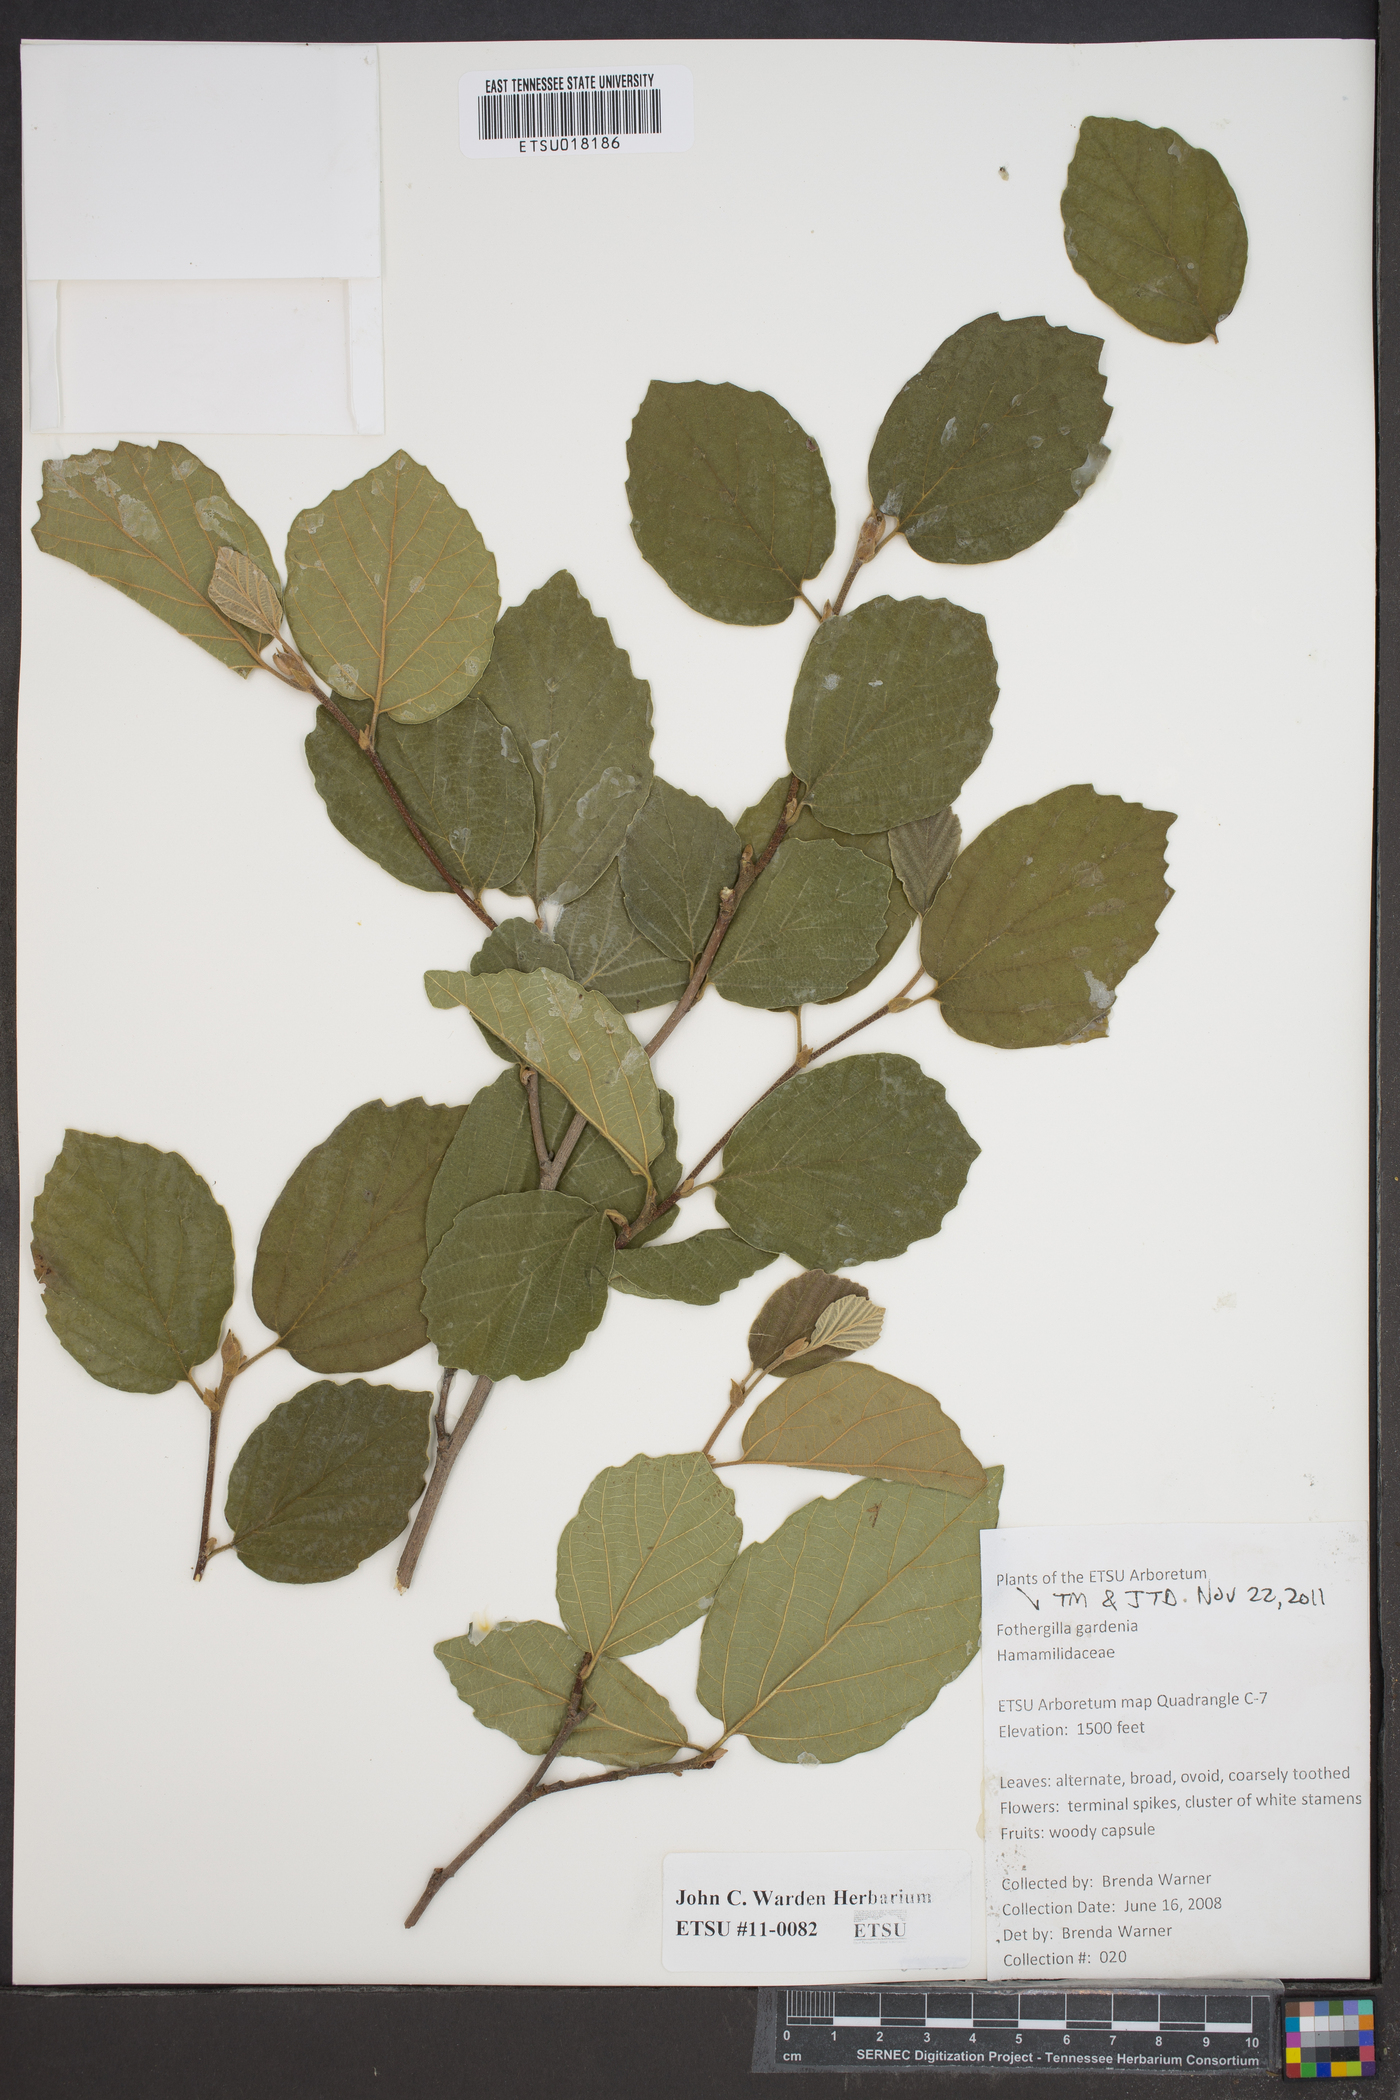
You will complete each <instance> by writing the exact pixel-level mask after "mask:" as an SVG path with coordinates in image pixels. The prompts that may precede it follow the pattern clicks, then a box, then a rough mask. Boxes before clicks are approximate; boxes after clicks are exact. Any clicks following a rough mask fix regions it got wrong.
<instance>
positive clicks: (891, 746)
mask: <svg viewBox="0 0 1400 2100" xmlns="http://www.w3.org/2000/svg"><path fill="white" fill-rule="evenodd" d="M996 700H997V665H996V658H995V657H994V656H993V654H992V647H991V643H990V642H989V641H988V639H987V623H986V621H985V620H984V619H983V618H982V616H981V614H980V613H970V612H964V610H963V608H962V607H961V606H960V605H950V604H949V603H948V600H947V599H946V598H935V599H929V598H903V599H897V598H872V599H871V601H870V603H869V604H868V605H859V606H857V607H856V610H855V611H854V612H849V613H842V614H841V616H840V618H839V619H833V620H824V621H823V622H822V624H821V626H820V627H819V628H818V629H817V631H816V633H815V634H814V635H813V636H812V639H811V641H810V642H809V643H808V645H807V654H806V655H805V656H804V658H803V659H802V668H801V670H800V671H799V672H798V674H797V684H796V687H795V688H794V690H793V696H792V708H791V712H790V713H789V715H788V732H787V755H788V764H789V765H790V766H791V768H792V770H793V772H794V773H795V774H796V775H797V777H798V779H799V780H801V781H803V782H804V783H805V784H806V789H807V795H808V798H809V800H810V801H811V804H812V808H813V810H814V811H815V813H816V815H817V816H818V817H819V818H820V819H821V821H822V822H823V823H824V824H834V825H837V826H839V827H840V829H842V830H844V831H857V832H859V831H867V832H868V831H888V830H889V829H890V828H891V826H892V825H896V824H907V823H908V822H909V821H910V819H911V818H913V817H926V816H928V815H930V814H931V813H932V812H933V811H935V810H938V809H942V808H943V807H944V806H945V805H946V804H947V803H949V802H952V801H953V800H954V799H955V797H956V796H957V795H958V794H959V793H960V792H961V789H962V785H963V782H964V781H965V780H966V779H967V777H968V775H969V774H970V773H972V772H974V771H975V770H976V768H977V766H978V765H979V763H980V762H981V758H982V754H983V752H984V751H985V750H986V748H987V746H988V744H989V743H990V742H991V740H992V729H991V713H992V709H993V708H994V707H995V706H996Z"/></svg>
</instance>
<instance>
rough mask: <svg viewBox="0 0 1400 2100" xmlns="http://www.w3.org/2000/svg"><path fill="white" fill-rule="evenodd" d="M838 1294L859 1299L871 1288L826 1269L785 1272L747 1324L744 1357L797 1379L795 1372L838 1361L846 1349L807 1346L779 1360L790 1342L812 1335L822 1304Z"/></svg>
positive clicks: (756, 1366)
mask: <svg viewBox="0 0 1400 2100" xmlns="http://www.w3.org/2000/svg"><path fill="white" fill-rule="evenodd" d="M842 1298H859V1299H861V1300H862V1301H863V1302H865V1303H868V1302H869V1299H870V1293H869V1291H868V1290H867V1289H866V1288H865V1285H864V1284H863V1283H856V1282H855V1281H854V1279H853V1278H852V1277H850V1276H828V1275H827V1273H826V1271H825V1269H804V1270H803V1272H802V1274H801V1275H800V1276H789V1278H788V1280H787V1282H786V1283H780V1284H779V1285H778V1288H777V1289H776V1291H774V1293H773V1295H772V1297H771V1298H767V1299H765V1300H764V1303H763V1305H762V1306H761V1307H760V1309H759V1314H758V1318H757V1319H756V1320H755V1321H754V1323H753V1325H752V1327H751V1328H750V1329H749V1362H750V1363H751V1364H752V1365H753V1367H754V1369H755V1370H756V1371H769V1370H771V1371H772V1372H773V1373H774V1374H775V1376H777V1377H779V1378H796V1377H797V1375H798V1373H799V1372H802V1371H815V1370H817V1369H818V1368H819V1366H821V1365H822V1364H829V1363H835V1362H837V1361H839V1360H842V1359H843V1358H844V1354H845V1352H844V1351H843V1350H840V1349H807V1350H804V1351H803V1353H802V1355H801V1356H793V1357H789V1358H788V1360H787V1362H786V1363H784V1362H783V1361H782V1358H783V1356H784V1354H785V1352H786V1351H787V1350H789V1349H791V1348H792V1346H793V1344H794V1343H795V1342H805V1341H809V1340H810V1339H811V1334H812V1329H813V1328H814V1327H815V1326H816V1324H817V1322H818V1320H819V1319H820V1318H821V1316H822V1314H823V1313H824V1312H825V1311H826V1309H827V1307H828V1306H829V1305H835V1304H836V1303H837V1302H838V1301H839V1300H840V1299H842Z"/></svg>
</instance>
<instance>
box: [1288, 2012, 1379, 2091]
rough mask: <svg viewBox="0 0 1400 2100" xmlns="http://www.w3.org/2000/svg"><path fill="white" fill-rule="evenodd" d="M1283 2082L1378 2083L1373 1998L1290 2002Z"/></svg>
mask: <svg viewBox="0 0 1400 2100" xmlns="http://www.w3.org/2000/svg"><path fill="white" fill-rule="evenodd" d="M1283 2075H1284V2077H1285V2078H1374V2077H1375V2075H1376V2001H1375V1999H1374V1998H1286V1999H1285V2000H1284V2006H1283Z"/></svg>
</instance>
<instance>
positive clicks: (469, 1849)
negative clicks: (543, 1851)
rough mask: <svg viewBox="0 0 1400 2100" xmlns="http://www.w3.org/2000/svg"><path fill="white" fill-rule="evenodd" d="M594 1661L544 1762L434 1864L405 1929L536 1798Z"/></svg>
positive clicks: (576, 1717) (583, 1671)
mask: <svg viewBox="0 0 1400 2100" xmlns="http://www.w3.org/2000/svg"><path fill="white" fill-rule="evenodd" d="M592 1664H593V1658H592V1656H591V1655H589V1654H588V1653H587V1652H585V1654H584V1657H583V1660H582V1662H581V1663H580V1664H579V1666H578V1669H577V1671H576V1672H575V1674H574V1684H573V1690H572V1691H571V1692H570V1693H569V1703H568V1705H567V1706H566V1707H565V1708H564V1718H563V1720H562V1721H561V1722H560V1724H559V1732H558V1734H557V1735H556V1736H555V1738H554V1741H553V1742H552V1743H551V1744H550V1746H549V1748H548V1749H547V1750H546V1751H545V1753H544V1756H543V1757H542V1758H541V1760H540V1762H539V1763H538V1764H537V1765H536V1767H535V1769H534V1771H533V1772H532V1773H531V1774H530V1777H529V1778H528V1779H527V1780H526V1782H525V1784H524V1786H523V1787H521V1789H520V1792H519V1793H518V1794H517V1795H516V1797H515V1799H514V1800H513V1801H509V1802H507V1804H506V1806H505V1807H504V1808H503V1809H502V1810H501V1813H500V1814H499V1815H498V1816H496V1817H494V1818H493V1819H492V1821H491V1822H489V1823H488V1824H487V1826H486V1828H485V1829H484V1830H483V1831H481V1832H480V1833H479V1834H478V1835H477V1836H476V1837H474V1838H473V1839H472V1841H471V1843H470V1844H469V1845H465V1846H463V1848H462V1850H461V1851H460V1852H459V1853H458V1854H457V1857H456V1858H455V1859H454V1860H452V1861H451V1862H450V1863H449V1864H448V1865H447V1866H445V1867H434V1868H433V1871H432V1873H431V1874H430V1875H429V1876H428V1885H427V1887H426V1888H425V1889H424V1891H423V1893H422V1895H421V1896H420V1897H419V1898H418V1901H417V1902H416V1903H415V1904H414V1906H413V1908H412V1910H411V1911H410V1912H409V1914H408V1916H407V1917H406V1918H405V1919H404V1921H403V1922H404V1930H405V1932H407V1931H408V1930H409V1929H410V1928H411V1927H412V1926H414V1925H416V1924H417V1923H418V1920H419V1919H420V1918H421V1917H422V1915H423V1913H424V1911H425V1910H426V1909H427V1908H428V1905H429V1904H430V1903H431V1902H432V1900H433V1898H434V1896H435V1895H436V1894H437V1892H438V1890H439V1889H440V1888H441V1887H442V1886H443V1883H444V1882H447V1881H450V1880H451V1879H452V1877H453V1875H454V1874H455V1873H456V1872H457V1871H458V1869H459V1868H461V1867H464V1866H465V1865H466V1863H467V1861H468V1860H469V1859H470V1858H471V1856H472V1854H473V1853H474V1852H479V1851H480V1850H481V1848H482V1846H483V1845H484V1844H485V1843H486V1841H487V1839H488V1838H493V1837H494V1836H495V1835H496V1832H497V1831H498V1830H503V1829H504V1828H505V1826H506V1824H507V1823H508V1822H509V1821H510V1819H511V1817H512V1816H518V1815H519V1813H520V1811H521V1809H522V1808H528V1807H529V1805H530V1803H531V1802H532V1801H533V1800H534V1799H535V1789H536V1787H538V1785H539V1783H540V1781H541V1780H542V1779H543V1778H544V1775H545V1773H546V1772H547V1771H548V1770H549V1768H550V1766H551V1765H552V1764H553V1763H554V1760H555V1758H556V1757H557V1756H558V1755H559V1752H560V1751H561V1750H562V1749H563V1747H564V1745H565V1743H567V1741H568V1740H569V1737H570V1736H571V1735H572V1734H573V1732H574V1730H575V1729H576V1728H577V1727H578V1724H579V1722H580V1721H581V1720H582V1719H583V1681H584V1679H585V1677H586V1676H587V1675H588V1672H589V1670H590V1669H591V1668H592Z"/></svg>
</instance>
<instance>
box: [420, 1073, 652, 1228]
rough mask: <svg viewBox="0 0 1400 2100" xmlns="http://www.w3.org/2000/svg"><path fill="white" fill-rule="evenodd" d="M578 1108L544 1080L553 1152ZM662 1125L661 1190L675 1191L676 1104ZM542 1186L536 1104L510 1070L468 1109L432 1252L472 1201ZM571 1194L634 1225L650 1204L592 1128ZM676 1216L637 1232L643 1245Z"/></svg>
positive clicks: (572, 1160)
mask: <svg viewBox="0 0 1400 2100" xmlns="http://www.w3.org/2000/svg"><path fill="white" fill-rule="evenodd" d="M573 1117H574V1111H573V1108H572V1107H571V1106H570V1104H569V1103H568V1102H567V1101H566V1100H565V1099H564V1096H563V1095H562V1094H561V1093H560V1092H559V1091H558V1089H557V1088H556V1087H552V1086H549V1085H548V1084H547V1083H546V1082H545V1081H544V1080H541V1082H540V1123H541V1126H542V1127H543V1130H544V1135H545V1144H546V1146H547V1147H548V1149H549V1151H550V1153H551V1154H553V1153H556V1152H557V1151H558V1150H559V1146H560V1143H561V1142H562V1140H563V1137H564V1135H565V1132H566V1131H567V1130H568V1128H569V1125H570V1124H571V1123H572V1121H573ZM661 1124H662V1128H663V1130H664V1131H665V1143H664V1144H663V1146H662V1149H661V1152H660V1154H659V1155H658V1157H657V1159H656V1161H655V1163H654V1166H653V1174H654V1176H655V1178H656V1179H657V1180H658V1182H659V1183H660V1185H661V1186H662V1187H664V1188H670V1187H672V1186H673V1185H674V1183H675V1182H676V1181H677V1180H678V1179H679V1177H680V1161H679V1160H678V1158H677V1156H676V1124H675V1103H674V1102H673V1101H672V1099H671V1096H670V1095H669V1094H667V1093H663V1094H662V1096H661ZM539 1185H540V1170H539V1161H538V1159H537V1157H536V1154H535V1140H534V1135H533V1133H532V1131H531V1129H530V1103H529V1098H528V1096H527V1094H526V1092H525V1089H524V1087H523V1086H522V1085H521V1083H520V1076H519V1071H518V1069H512V1070H511V1071H509V1072H502V1073H501V1075H500V1077H499V1078H498V1079H493V1080H492V1082H491V1084H490V1086H486V1087H483V1088H482V1089H481V1092H480V1093H479V1094H477V1096H476V1097H475V1099H474V1100H472V1101H470V1102H469V1103H468V1104H467V1109H466V1113H465V1114H464V1115H463V1117H462V1120H461V1123H460V1124H459V1125H458V1128H457V1135H456V1136H455V1137H454V1138H453V1140H452V1143H451V1144H450V1145H449V1146H448V1148H447V1151H446V1153H445V1155H444V1157H443V1162H442V1165H441V1167H440V1168H439V1169H438V1177H437V1180H436V1181H435V1182H434V1183H433V1192H432V1194H431V1196H430V1197H429V1198H428V1214H427V1233H428V1251H429V1253H431V1252H432V1250H433V1248H434V1247H436V1245H437V1243H438V1241H439V1240H440V1239H441V1238H442V1236H443V1234H444V1233H445V1232H446V1230H447V1228H448V1226H449V1225H451V1224H452V1222H453V1220H454V1219H455V1218H456V1217H457V1216H458V1215H459V1213H460V1212H462V1211H464V1210H465V1209H467V1207H468V1206H469V1205H470V1204H473V1203H482V1202H484V1201H485V1200H486V1198H487V1197H488V1196H519V1195H523V1194H525V1193H526V1192H527V1191H528V1190H530V1189H537V1188H538V1187H539ZM559 1187H560V1189H561V1190H562V1191H563V1193H564V1194H565V1195H566V1196H581V1197H582V1198H583V1200H584V1202H585V1203H591V1204H592V1206H593V1208H594V1209H595V1210H617V1211H621V1212H622V1215H623V1216H624V1217H625V1218H626V1219H627V1221H628V1223H629V1224H630V1223H631V1222H632V1220H633V1219H634V1218H635V1217H636V1216H637V1214H638V1212H639V1211H640V1210H641V1207H642V1205H643V1203H644V1202H645V1201H646V1183H645V1182H644V1181H642V1180H639V1179H638V1177H637V1176H636V1175H635V1174H633V1173H631V1172H630V1171H629V1169H628V1167H627V1164H626V1161H625V1160H621V1159H619V1158H618V1156H617V1154H616V1153H615V1152H614V1151H613V1148H612V1146H611V1145H610V1144H608V1142H607V1140H606V1139H605V1138H603V1137H600V1136H599V1134H598V1132H597V1131H596V1130H595V1129H594V1128H593V1126H592V1124H589V1126H588V1128H587V1129H586V1130H585V1131H584V1133H583V1136H582V1137H581V1138H580V1139H579V1141H578V1143H577V1144H576V1145H575V1147H574V1149H573V1151H572V1152H571V1153H570V1154H569V1160H568V1165H567V1166H566V1167H565V1169H564V1172H563V1174H562V1175H561V1177H560V1180H559ZM675 1221H676V1212H675V1210H674V1209H671V1210H668V1211H666V1212H664V1213H663V1214H662V1216H661V1217H659V1218H658V1219H657V1220H656V1221H655V1223H654V1224H651V1225H648V1226H646V1227H645V1228H644V1230H643V1231H642V1232H640V1233H639V1234H638V1235H637V1238H636V1240H634V1241H633V1242H631V1244H632V1245H634V1246H635V1245H639V1244H641V1243H642V1242H644V1241H646V1240H647V1239H650V1238H651V1237H653V1236H654V1235H655V1234H658V1233H662V1232H665V1231H667V1230H668V1228H669V1227H670V1226H672V1225H674V1223H675Z"/></svg>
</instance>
